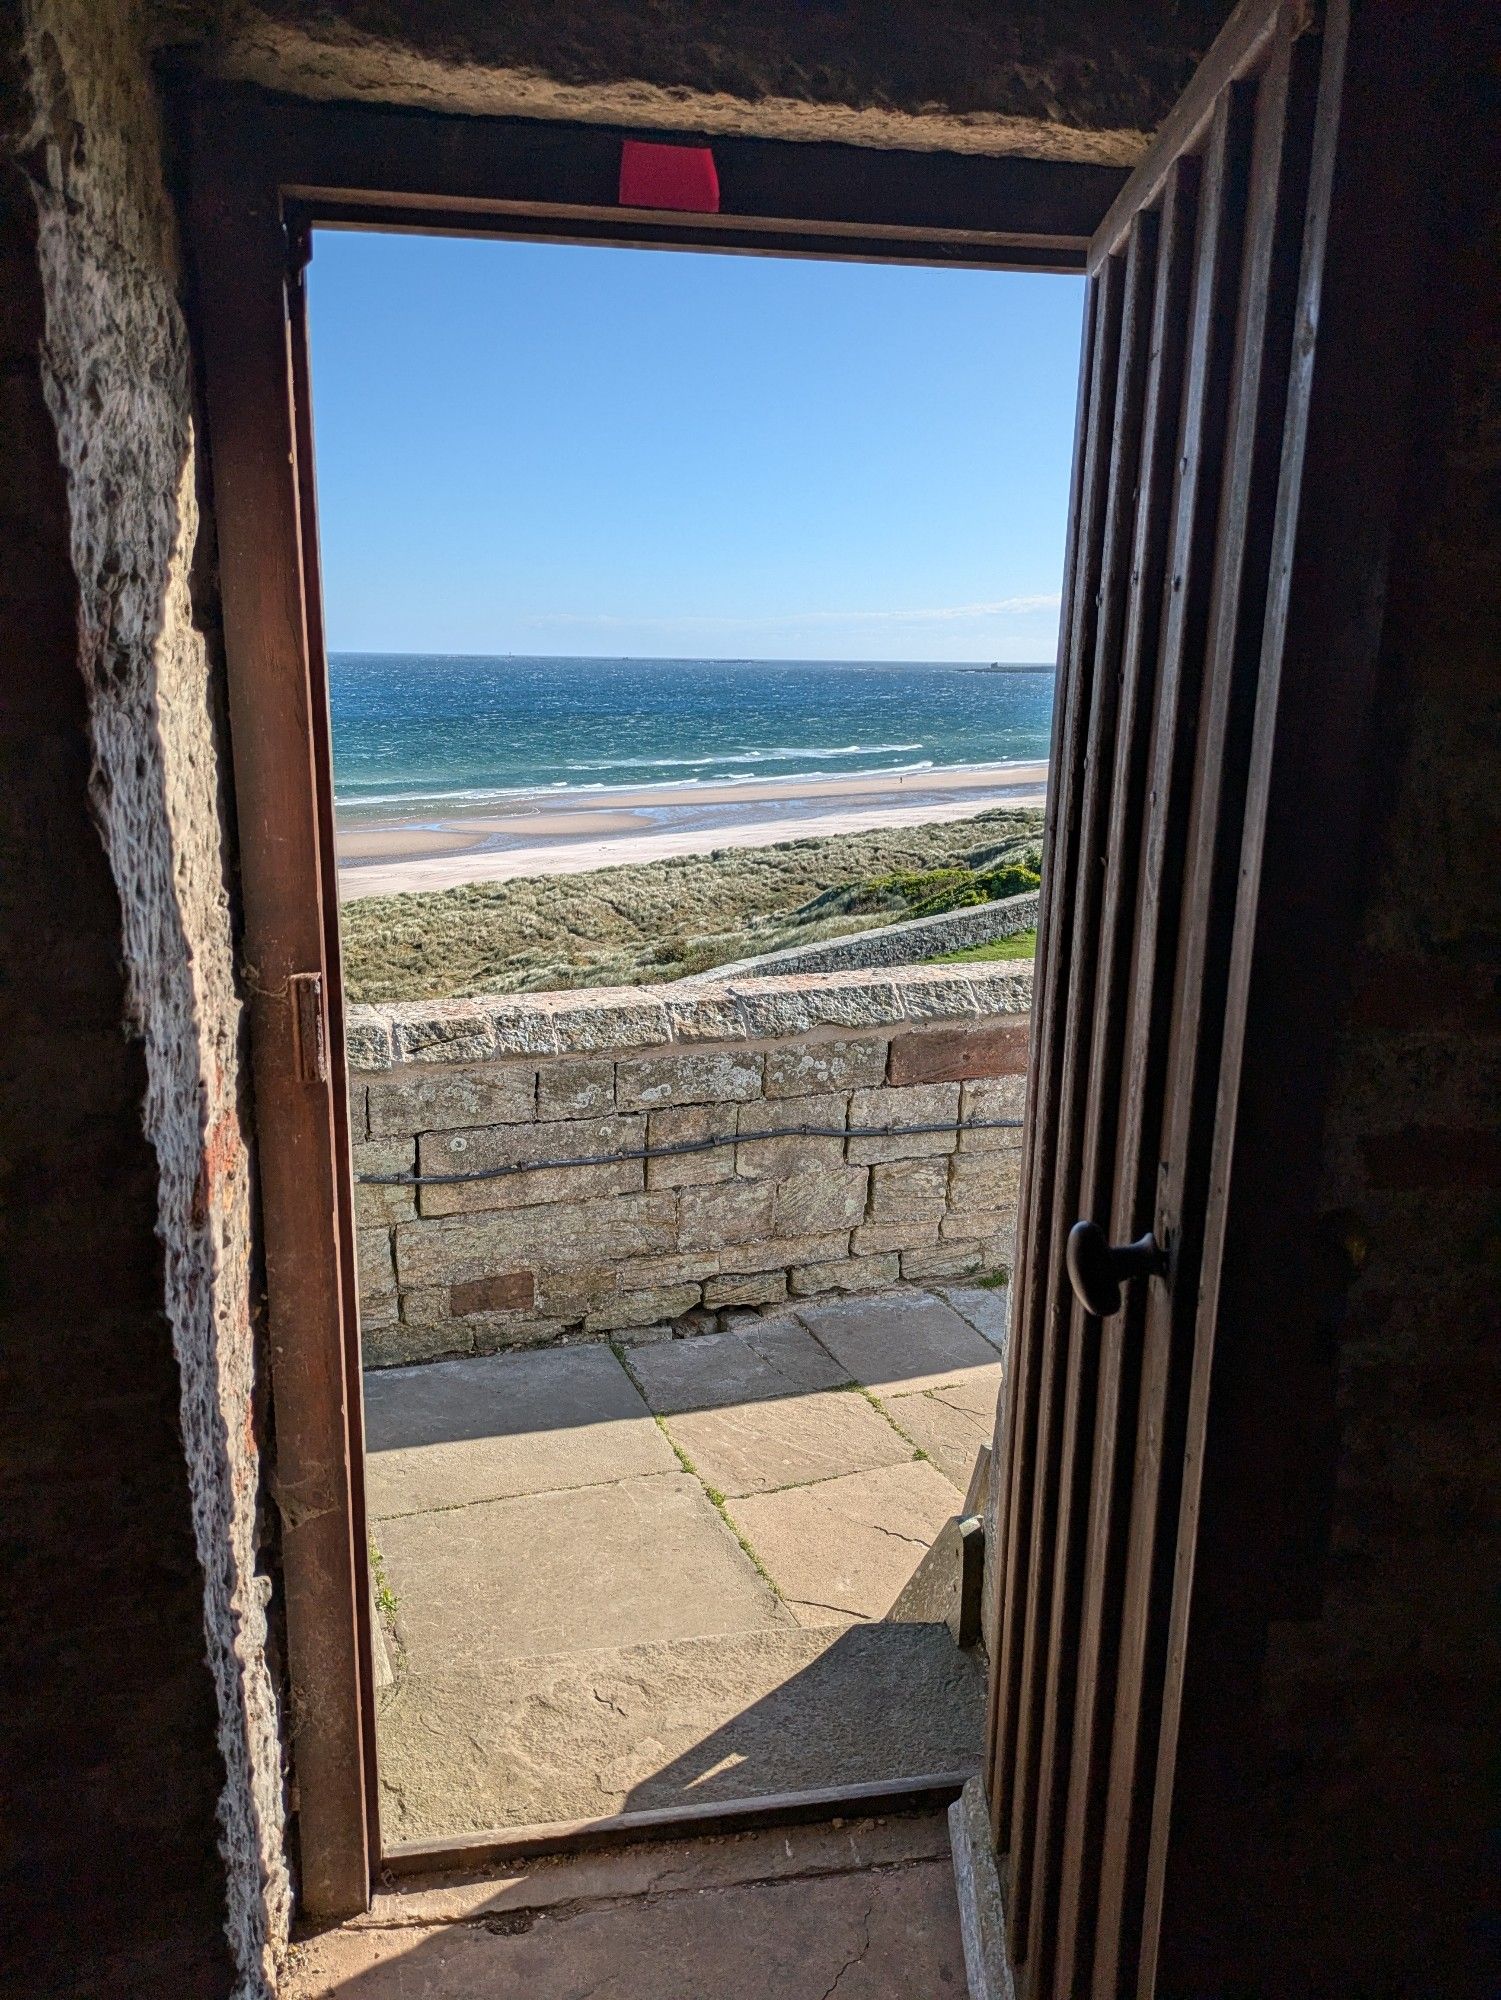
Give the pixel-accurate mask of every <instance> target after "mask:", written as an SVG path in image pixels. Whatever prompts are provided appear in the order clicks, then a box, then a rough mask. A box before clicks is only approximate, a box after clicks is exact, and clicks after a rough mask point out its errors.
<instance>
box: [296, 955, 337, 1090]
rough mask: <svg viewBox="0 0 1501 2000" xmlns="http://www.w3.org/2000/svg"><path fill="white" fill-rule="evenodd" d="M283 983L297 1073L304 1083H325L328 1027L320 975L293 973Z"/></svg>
mask: <svg viewBox="0 0 1501 2000" xmlns="http://www.w3.org/2000/svg"><path fill="white" fill-rule="evenodd" d="M287 985H288V988H289V991H290V995H291V1001H292V1040H293V1043H294V1045H295V1048H296V1052H297V1074H298V1075H299V1076H300V1077H301V1079H302V1081H303V1082H304V1083H327V1082H328V1026H327V1021H326V1017H325V1015H324V1012H323V974H322V973H321V972H294V973H293V974H292V976H291V978H290V979H289V980H288V982H287Z"/></svg>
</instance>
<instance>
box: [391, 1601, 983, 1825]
mask: <svg viewBox="0 0 1501 2000" xmlns="http://www.w3.org/2000/svg"><path fill="white" fill-rule="evenodd" d="M983 1696H984V1663H983V1660H982V1659H981V1657H980V1656H979V1654H978V1653H976V1652H960V1651H959V1650H958V1648H957V1647H956V1646H955V1645H954V1642H953V1639H952V1637H951V1636H950V1633H949V1630H948V1628H947V1626H946V1625H942V1624H922V1623H884V1622H883V1623H872V1624H866V1625H856V1626H852V1627H848V1628H829V1629H821V1630H820V1629H815V1630H790V1629H777V1630H772V1631H759V1632H748V1633H743V1634H733V1635H731V1636H728V1637H717V1638H693V1639H673V1640H666V1641H661V1642H658V1643H655V1644H648V1645H636V1646H622V1647H610V1648H604V1649H601V1650H599V1651H596V1652H587V1653H573V1654H568V1655H555V1656H541V1657H537V1656H534V1657H531V1658H522V1659H515V1660H511V1661H506V1662H503V1663H498V1664H497V1663H487V1664H486V1666H485V1668H484V1670H483V1671H482V1672H474V1671H465V1670H464V1668H463V1666H462V1664H461V1663H454V1664H453V1665H450V1666H449V1667H447V1668H445V1669H444V1670H443V1671H442V1672H441V1673H429V1674H425V1675H406V1674H401V1673H398V1679H397V1684H396V1685H395V1687H393V1688H391V1689H388V1690H386V1691H385V1692H384V1693H383V1694H382V1695H381V1697H380V1728H379V1740H380V1779H381V1821H382V1833H383V1837H384V1839H385V1840H386V1841H387V1842H396V1841H404V1840H429V1839H436V1838H439V1837H442V1836H445V1835H456V1834H464V1833H475V1832H480V1831H483V1830H485V1829H487V1828H491V1827H505V1826H532V1825H539V1824H545V1823H547V1822H549V1821H555V1820H576V1819H593V1818H603V1817H606V1816H608V1815H610V1814H614V1813H622V1812H646V1811H660V1810H663V1809H670V1808H672V1807H674V1806H686V1805H697V1804H706V1803H712V1802H716V1801H722V1800H735V1799H747V1798H756V1797H761V1796H765V1795H768V1794H771V1793H775V1792H788V1791H806V1790H815V1789H821V1788H824V1787H828V1786H834V1785H843V1784H858V1783H864V1782H870V1781H885V1780H889V1779H895V1778H904V1777H918V1776H921V1775H923V1774H926V1773H930V1772H938V1771H945V1772H947V1771H971V1770H974V1769H977V1768H978V1765H979V1759H980V1747H981V1739H982V1734H983Z"/></svg>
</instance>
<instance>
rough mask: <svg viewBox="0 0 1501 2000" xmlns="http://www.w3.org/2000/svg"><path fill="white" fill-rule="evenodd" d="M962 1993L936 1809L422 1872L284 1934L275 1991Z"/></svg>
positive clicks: (685, 1999)
mask: <svg viewBox="0 0 1501 2000" xmlns="http://www.w3.org/2000/svg"><path fill="white" fill-rule="evenodd" d="M836 1988H837V1990H838V1993H839V2000H913V1996H915V1995H919V1994H920V1995H922V1996H924V2000H943V1996H952V2000H963V1996H964V1994H965V1992H966V1986H965V1977H964V1951H963V1945H962V1943H961V1940H960V1934H959V1916H958V1909H957V1905H956V1902H955V1894H954V1876H953V1864H952V1859H951V1855H950V1851H949V1841H948V1830H947V1824H946V1821H945V1819H944V1816H943V1814H942V1813H929V1814H923V1815H916V1816H913V1817H911V1818H890V1819H882V1820H860V1821H851V1822H849V1823H848V1824H844V1825H842V1824H840V1823H838V1822H836V1823H835V1824H833V1825H828V1826H818V1827H811V1826H810V1827H791V1828H786V1829H779V1830H777V1831H774V1832H773V1831H767V1832H764V1833H754V1834H741V1835H737V1836H735V1837H732V1838H721V1839H717V1840H685V1841H670V1842H667V1841H664V1842H659V1843H656V1844H653V1845H649V1846H647V1845H643V1846H640V1847H632V1848H626V1849H622V1850H619V1851H618V1852H614V1853H601V1854H597V1855H587V1854H585V1855H573V1856H568V1857H564V1858H561V1859H558V1860H555V1861H539V1862H535V1863H532V1864H525V1865H522V1866H520V1867H517V1868H515V1869H512V1870H509V1871H494V1872H491V1873H488V1874H483V1875H475V1876H468V1877H449V1878H431V1879H429V1878H423V1880H422V1882H421V1885H420V1886H417V1885H416V1884H415V1883H414V1884H413V1886H411V1887H409V1888H407V1889H405V1890H400V1889H392V1890H389V1891H386V1892H383V1893H382V1894H380V1895H378V1896H377V1897H376V1899H375V1904H374V1907H373V1908H372V1910H371V1911H370V1914H369V1915H368V1916H367V1917H363V1918H357V1919H356V1920H355V1921H354V1922H352V1923H347V1924H342V1925H340V1926H338V1927H337V1928H336V1929H331V1930H328V1931H325V1932H323V1933H321V1934H314V1935H311V1936H306V1937H304V1938H303V1939H301V1940H300V1941H299V1943H298V1944H297V1945H296V1946H294V1948H293V1953H292V1958H291V1962H290V1964H289V1966H288V1968H287V1972H286V1975H285V1978H284V1980H283V1984H282V1988H281V1991H282V1995H283V2000H419V1996H420V2000H482V1996H488V1995H491V1994H494V1995H496V1996H497V2000H499V1996H506V1995H523V1994H524V1995H525V1996H526V2000H580V1996H583V1995H595V1996H598V2000H606V1996H608V2000H706V1996H710V1995H712V1996H713V2000H827V1996H828V1995H829V1994H831V1993H833V1992H834V1991H835V1989H836Z"/></svg>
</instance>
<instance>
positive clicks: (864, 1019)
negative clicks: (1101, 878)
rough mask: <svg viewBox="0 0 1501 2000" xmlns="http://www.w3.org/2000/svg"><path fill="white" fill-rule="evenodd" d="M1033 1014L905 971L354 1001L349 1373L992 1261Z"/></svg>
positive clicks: (1013, 999)
mask: <svg viewBox="0 0 1501 2000" xmlns="http://www.w3.org/2000/svg"><path fill="white" fill-rule="evenodd" d="M750 996H754V998H753V1001H752V1003H751V1004H750V1005H748V1006H747V1005H746V1004H745V1002H746V1001H747V999H748V998H750ZM1030 1004H1031V969H1030V967H1018V968H1010V969H1008V970H1007V972H1006V974H1005V976H1004V977H1002V978H999V979H997V978H994V977H992V976H991V975H990V973H989V969H988V968H986V969H984V973H983V975H982V977H981V978H980V979H979V980H975V979H971V978H967V977H965V976H964V969H962V968H958V967H955V968H926V967H918V968H913V969H912V970H911V971H910V972H906V973H903V974H898V975H893V976H887V977H883V978H880V979H872V978H870V977H869V976H865V977H863V978H856V977H852V976H851V975H848V974H846V975H842V976H835V975H830V976H826V977H825V978H823V979H818V978H813V977H807V976H805V977H802V978H800V979H788V980H784V981H774V980H758V981H756V982H755V984H754V986H753V987H748V988H747V989H746V990H745V992H742V991H741V990H740V989H737V988H736V987H734V986H733V985H726V986H723V987H718V988H706V987H703V986H701V985H698V984H695V985H694V986H693V988H692V990H691V992H690V990H689V988H688V987H687V985H686V984H685V985H684V986H682V987H679V988H661V989H658V990H657V991H656V992H652V991H650V990H645V991H643V990H642V989H622V990H621V991H619V992H610V993H589V994H577V995H575V994H560V995H545V996H538V997H537V998H536V999H534V1000H530V1001H518V1000H516V999H514V998H512V999H507V1000H506V1001H504V1002H494V1003H485V1002H462V1003H448V1004H447V1005H444V1004H442V1003H437V1004H435V1005H434V1006H433V1007H432V1008H430V1009H429V1010H427V1011H426V1014H424V1011H423V1010H422V1009H420V1008H417V1007H403V1008H355V1009H351V1017H352V1018H351V1028H352V1029H353V1030H354V1031H355V1032H353V1033H352V1034H351V1046H352V1048H354V1049H355V1050H356V1052H357V1053H356V1055H355V1057H354V1058H353V1064H354V1065H355V1066H354V1067H353V1069H352V1075H351V1100H352V1114H351V1115H352V1117H353V1120H354V1168H355V1175H356V1191H355V1201H356V1212H357V1217H358V1220H359V1224H360V1239H359V1271H360V1292H361V1321H362V1329H363V1341H364V1352H365V1359H366V1362H367V1364H373V1365H387V1364H392V1363H397V1362H405V1361H415V1360H422V1359H426V1358H429V1357H432V1356H436V1355H440V1354H454V1353H476V1352H481V1353H482V1352H486V1351H489V1350H491V1349H494V1348H497V1347H503V1346H510V1345H522V1344H534V1343H540V1342H545V1341H549V1340H561V1339H571V1338H580V1337H582V1338H601V1339H602V1338H605V1337H607V1336H609V1335H611V1334H614V1333H617V1332H621V1331H624V1330H626V1329H629V1328H636V1327H644V1326H649V1325H653V1324H656V1323H659V1322H664V1321H668V1320H672V1319H675V1318H678V1317H679V1316H681V1315H682V1314H684V1313H688V1312H691V1311H694V1310H695V1309H697V1310H699V1311H706V1312H709V1313H718V1312H721V1311H726V1310H730V1309H734V1308H739V1307H757V1306H765V1305H771V1304H775V1303H777V1302H778V1301H780V1300H782V1299H785V1298H787V1297H789V1296H790V1297H793V1298H804V1297H810V1296H813V1295H815V1294H817V1293H820V1292H838V1291H843V1292H852V1291H874V1290H878V1289H880V1288H882V1287H883V1286H886V1285H892V1284H897V1283H900V1282H901V1281H903V1280H913V1281H922V1280H926V1279H931V1278H952V1277H968V1276H971V1275H974V1274H977V1273H982V1272H989V1271H993V1270H995V1269H997V1268H1000V1267H1005V1266H1009V1264H1010V1261H1011V1254H1012V1244H1013V1239H1014V1232H1015V1220H1016V1195H1017V1178H1018V1172H1019V1168H1020V1161H1021V1131H1020V1126H1019V1121H1020V1119H1021V1116H1022V1111H1023V1106H1024V1101H1025V1090H1026V1066H1027V1042H1028V1030H1029V1026H1030V1014H1029V1012H1028V1010H1029V1009H1030ZM768 1010H770V1011H769V1013H768ZM830 1016H832V1017H833V1018H828V1017H830ZM768 1023H769V1024H771V1025H773V1026H777V1025H780V1026H781V1027H783V1028H784V1030H785V1032H782V1033H775V1032H772V1033H766V1032H758V1031H757V1030H758V1029H764V1028H765V1027H766V1026H767V1025H768ZM487 1035H489V1036H491V1037H492V1038H494V1040H495V1041H497V1042H504V1044H505V1046H493V1045H492V1046H491V1047H490V1049H489V1050H488V1052H487V1053H484V1054H480V1055H477V1054H476V1045H477V1043H483V1041H484V1040H485V1037H486V1036H487ZM617 1037H618V1045H615V1046H612V1045H611V1043H612V1040H615V1039H616V1038H617ZM518 1043H521V1044H525V1046H524V1047H518V1046H516V1044H518ZM448 1050H453V1051H455V1052H456V1055H455V1057H454V1059H449V1058H448V1056H447V1054H446V1051H448ZM382 1054H384V1055H385V1057H386V1059H387V1062H386V1065H385V1066H380V1057H381V1055H382ZM358 1065H364V1067H360V1066H358ZM1003 1120H1004V1121H1017V1122H1015V1123H1006V1124H997V1123H991V1122H989V1121H1003ZM914 1127H916V1128H925V1129H916V1130H913V1129H903V1128H914ZM806 1128H814V1129H813V1130H811V1131H810V1130H808V1129H806ZM705 1142H710V1143H705ZM675 1147H691V1148H693V1150H682V1151H672V1150H658V1149H670V1148H675ZM643 1156H644V1157H643ZM493 1167H504V1168H507V1169H509V1170H510V1171H508V1172H506V1173H505V1174H504V1175H501V1176H496V1177H493V1178H482V1179H476V1180H468V1181H452V1182H442V1181H436V1182H428V1183H427V1184H425V1185H413V1184H403V1183H397V1184H391V1183H383V1182H381V1181H378V1180H367V1179H363V1178H362V1177H363V1176H367V1175H368V1176H381V1175H406V1174H416V1175H418V1176H427V1175H433V1176H437V1175H445V1174H455V1173H458V1174H463V1173H472V1172H476V1171H482V1170H486V1169H489V1168H493Z"/></svg>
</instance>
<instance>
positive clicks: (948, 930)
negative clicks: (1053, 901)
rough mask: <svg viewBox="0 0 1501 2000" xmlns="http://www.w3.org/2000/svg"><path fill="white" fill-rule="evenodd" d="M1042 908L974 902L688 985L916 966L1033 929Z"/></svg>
mask: <svg viewBox="0 0 1501 2000" xmlns="http://www.w3.org/2000/svg"><path fill="white" fill-rule="evenodd" d="M1041 908H1042V896H1041V891H1040V890H1037V889H1027V890H1024V891H1023V892H1022V894H1021V895H1019V896H1001V897H998V898H997V899H996V900H995V901H994V902H990V903H971V904H968V905H967V906H966V907H965V908H963V909H959V910H943V911H941V912H940V913H939V914H938V915H937V916H936V917H904V918H903V920H902V921H901V923H899V924H882V925H881V926H880V928H879V929H878V930H872V931H855V932H854V933H852V935H850V936H849V937H836V938H824V939H822V940H821V942H819V943H817V944H791V945H786V946H784V948H783V949H782V950H781V951H763V952H762V953H761V954H760V955H759V956H758V957H756V958H737V959H736V960H735V961H734V962H733V963H732V964H730V965H716V966H714V967H713V968H712V970H710V971H708V972H696V973H694V974H693V976H692V978H691V979H688V980H684V981H682V982H680V983H681V984H683V985H693V986H700V985H706V984H711V983H712V984H713V985H716V986H718V985H722V984H723V983H724V982H725V981H726V980H729V979H751V978H754V979H760V978H762V977H766V976H770V975H774V974H777V973H782V972H835V971H842V970H845V969H848V968H852V967H855V966H875V965H883V966H895V965H910V964H913V963H914V962H920V961H921V960H923V959H925V958H932V957H933V956H934V954H935V953H938V952H943V951H962V950H963V949H964V948H965V947H966V946H967V945H973V944H989V943H990V942H991V940H992V939H993V938H1003V937H1015V936H1016V935H1017V933H1018V932H1019V931H1027V930H1031V929H1033V928H1034V927H1035V925H1036V923H1037V921H1038V915H1039V912H1040V910H1041Z"/></svg>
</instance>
